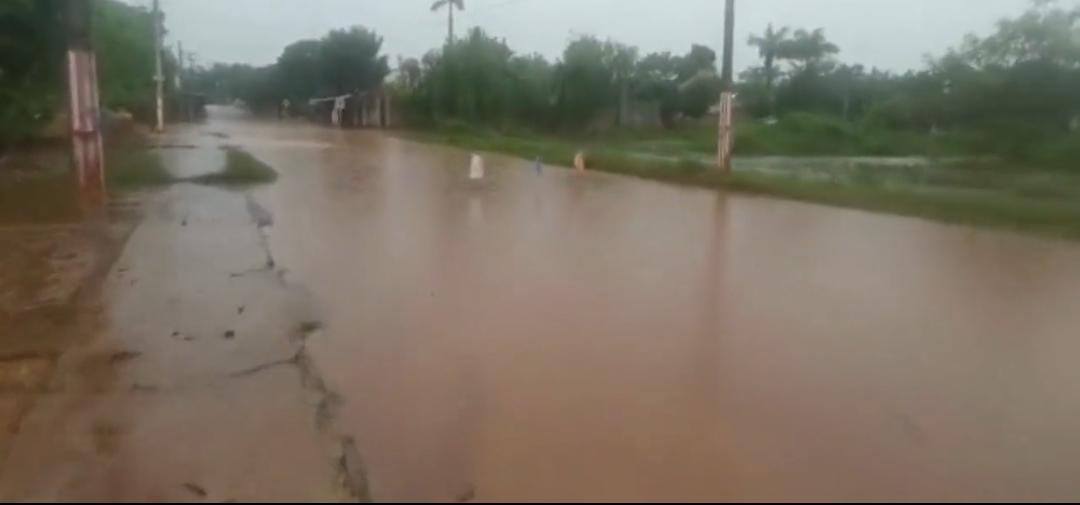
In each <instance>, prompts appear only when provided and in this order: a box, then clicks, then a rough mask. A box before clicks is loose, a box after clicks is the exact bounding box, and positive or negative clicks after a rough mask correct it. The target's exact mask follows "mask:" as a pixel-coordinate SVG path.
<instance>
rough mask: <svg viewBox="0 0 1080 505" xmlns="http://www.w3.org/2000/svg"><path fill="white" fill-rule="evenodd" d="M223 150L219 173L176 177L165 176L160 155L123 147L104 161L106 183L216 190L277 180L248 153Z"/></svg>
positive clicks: (127, 186) (126, 187) (123, 187)
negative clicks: (184, 184)
mask: <svg viewBox="0 0 1080 505" xmlns="http://www.w3.org/2000/svg"><path fill="white" fill-rule="evenodd" d="M224 149H225V164H224V165H223V166H222V167H221V170H218V171H216V172H210V173H208V174H205V175H200V176H197V177H187V178H184V177H176V176H174V175H172V174H171V173H169V170H168V169H167V168H166V166H165V163H164V162H163V160H162V158H161V154H160V152H158V151H156V150H151V149H146V148H142V147H132V146H126V147H124V148H121V149H116V150H113V151H112V156H111V157H110V158H107V159H106V163H107V167H106V172H105V173H106V182H107V183H108V185H109V187H110V188H113V189H119V190H131V189H138V188H146V187H153V186H163V185H168V184H175V183H180V182H190V183H195V184H204V185H216V186H245V185H251V184H265V183H269V182H274V181H275V180H277V172H276V171H275V170H274V169H273V168H271V167H270V166H269V165H267V164H266V163H263V162H262V161H260V160H259V159H257V158H255V157H254V156H252V155H251V154H249V153H248V152H246V151H244V150H241V149H238V148H235V147H227V148H224Z"/></svg>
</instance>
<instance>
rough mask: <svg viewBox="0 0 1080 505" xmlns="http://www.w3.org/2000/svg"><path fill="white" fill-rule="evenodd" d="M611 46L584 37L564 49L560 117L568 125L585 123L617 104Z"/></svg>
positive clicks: (589, 37)
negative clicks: (611, 65) (610, 53)
mask: <svg viewBox="0 0 1080 505" xmlns="http://www.w3.org/2000/svg"><path fill="white" fill-rule="evenodd" d="M609 50H610V46H608V45H606V44H604V43H603V42H601V41H600V40H599V39H597V38H595V37H591V36H583V37H580V38H578V39H576V40H574V41H572V42H570V44H569V45H568V46H567V47H566V50H564V51H563V58H562V62H561V63H560V64H559V66H558V70H557V74H558V84H557V86H558V97H559V98H558V109H559V112H558V116H559V119H560V121H561V122H562V123H563V124H565V125H582V124H584V123H586V122H588V121H591V120H592V119H594V118H595V117H596V116H597V114H598V113H599V112H600V111H602V110H605V109H610V108H611V107H612V106H614V105H615V104H616V103H617V100H616V98H615V97H617V96H618V88H617V87H616V86H615V78H614V74H613V71H612V69H611V67H610V66H609V65H608V64H607V63H608V62H609V61H610V56H609V54H608V53H609Z"/></svg>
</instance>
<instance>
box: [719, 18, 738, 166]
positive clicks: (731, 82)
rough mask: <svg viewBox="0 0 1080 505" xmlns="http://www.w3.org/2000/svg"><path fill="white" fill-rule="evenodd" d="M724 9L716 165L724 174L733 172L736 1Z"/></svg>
mask: <svg viewBox="0 0 1080 505" xmlns="http://www.w3.org/2000/svg"><path fill="white" fill-rule="evenodd" d="M726 2H727V5H726V7H725V9H724V63H723V65H724V68H723V73H722V74H721V76H720V80H721V82H722V83H723V89H722V90H721V93H720V139H719V141H718V143H717V156H716V164H717V166H718V167H719V168H720V170H723V171H724V172H731V150H732V147H733V145H734V141H735V128H734V126H733V125H732V116H733V114H732V112H733V109H734V106H735V79H734V72H735V69H734V51H735V0H726Z"/></svg>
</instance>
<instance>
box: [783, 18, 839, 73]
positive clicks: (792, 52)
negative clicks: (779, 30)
mask: <svg viewBox="0 0 1080 505" xmlns="http://www.w3.org/2000/svg"><path fill="white" fill-rule="evenodd" d="M839 52H840V48H839V47H838V46H837V45H836V44H833V43H832V42H829V39H827V38H825V29H824V28H818V29H816V30H814V31H811V32H808V31H806V30H796V31H795V33H794V34H793V35H792V37H791V39H790V40H786V41H784V42H783V43H781V44H780V53H779V54H778V57H779V58H781V59H785V60H789V61H791V62H793V64H794V66H795V70H796V71H798V72H817V71H819V70H820V67H821V66H822V64H824V63H827V62H828V61H829V59H830V58H831V57H832V55H834V54H836V53H839Z"/></svg>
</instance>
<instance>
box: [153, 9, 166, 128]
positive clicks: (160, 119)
mask: <svg viewBox="0 0 1080 505" xmlns="http://www.w3.org/2000/svg"><path fill="white" fill-rule="evenodd" d="M159 3H160V2H159V0H154V14H153V16H154V83H155V84H156V86H157V93H156V96H155V100H156V104H157V122H156V123H154V131H156V132H158V133H161V132H163V131H165V103H164V98H163V97H162V95H163V94H164V87H165V74H164V72H162V71H161V6H160V5H159Z"/></svg>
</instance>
